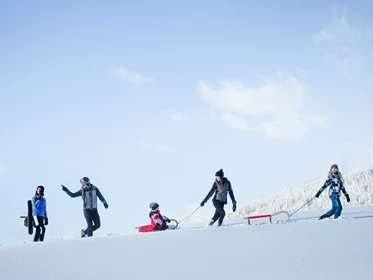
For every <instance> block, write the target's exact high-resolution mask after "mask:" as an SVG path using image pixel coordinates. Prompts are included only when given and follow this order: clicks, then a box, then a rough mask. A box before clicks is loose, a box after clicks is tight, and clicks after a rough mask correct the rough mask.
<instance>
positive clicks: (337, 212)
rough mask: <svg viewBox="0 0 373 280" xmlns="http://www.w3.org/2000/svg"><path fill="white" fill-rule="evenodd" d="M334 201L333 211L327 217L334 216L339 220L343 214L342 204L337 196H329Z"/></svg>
mask: <svg viewBox="0 0 373 280" xmlns="http://www.w3.org/2000/svg"><path fill="white" fill-rule="evenodd" d="M329 198H330V200H331V201H332V209H331V210H330V211H329V212H327V213H326V216H327V217H330V216H332V215H333V214H334V218H338V217H339V216H340V215H341V213H342V203H341V200H340V199H339V196H337V195H331V196H329Z"/></svg>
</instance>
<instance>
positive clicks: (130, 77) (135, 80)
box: [112, 67, 154, 84]
mask: <svg viewBox="0 0 373 280" xmlns="http://www.w3.org/2000/svg"><path fill="white" fill-rule="evenodd" d="M112 76H114V77H119V78H121V79H122V80H124V81H126V82H128V83H131V84H145V83H150V82H153V81H154V78H153V77H145V76H142V75H141V74H139V73H136V72H133V71H130V70H128V69H126V68H122V67H121V68H117V69H116V70H115V72H114V73H113V74H112Z"/></svg>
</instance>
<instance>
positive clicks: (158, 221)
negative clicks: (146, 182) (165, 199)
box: [149, 202, 171, 230]
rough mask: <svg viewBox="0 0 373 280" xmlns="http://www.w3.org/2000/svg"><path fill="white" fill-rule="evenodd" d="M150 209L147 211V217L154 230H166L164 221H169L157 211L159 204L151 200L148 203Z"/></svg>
mask: <svg viewBox="0 0 373 280" xmlns="http://www.w3.org/2000/svg"><path fill="white" fill-rule="evenodd" d="M149 207H150V209H151V211H150V213H149V218H150V222H151V225H152V227H153V229H155V230H166V229H168V226H167V224H166V223H170V222H171V221H170V220H169V219H168V218H167V217H166V216H162V214H161V212H160V211H159V204H158V203H155V202H152V203H150V204H149Z"/></svg>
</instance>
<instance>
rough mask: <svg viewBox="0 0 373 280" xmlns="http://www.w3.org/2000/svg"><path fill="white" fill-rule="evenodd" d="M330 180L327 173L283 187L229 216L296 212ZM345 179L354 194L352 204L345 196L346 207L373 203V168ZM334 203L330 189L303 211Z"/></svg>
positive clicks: (240, 207) (327, 206)
mask: <svg viewBox="0 0 373 280" xmlns="http://www.w3.org/2000/svg"><path fill="white" fill-rule="evenodd" d="M326 179H327V178H326V176H325V177H324V178H321V179H320V180H317V181H315V182H312V183H310V184H306V185H303V186H299V187H295V188H286V189H283V190H281V191H279V192H277V193H274V194H272V195H269V196H266V197H264V198H261V199H257V200H255V201H252V202H250V203H247V204H244V205H241V206H239V207H238V208H237V211H236V212H235V213H233V214H232V213H229V214H228V216H235V217H241V216H247V215H254V214H262V213H275V212H277V211H280V210H286V211H289V212H293V211H295V210H296V209H298V208H299V207H301V206H302V205H304V203H306V202H307V201H308V200H310V199H311V198H312V197H314V196H315V194H316V192H317V191H318V190H319V189H320V187H321V186H322V185H323V184H324V182H325V180H326ZM344 179H345V186H346V189H347V192H348V193H349V194H350V197H351V201H350V203H347V201H346V199H345V197H344V195H342V196H341V201H342V205H343V206H344V207H361V206H373V170H372V169H360V170H355V171H353V172H351V173H348V174H345V176H344ZM330 206H331V203H330V199H329V197H328V193H327V190H325V191H324V192H323V193H322V194H321V196H320V197H319V198H318V199H314V200H313V201H312V202H311V203H310V204H309V205H307V207H305V208H303V209H302V210H301V211H304V210H305V211H309V210H319V209H329V208H330Z"/></svg>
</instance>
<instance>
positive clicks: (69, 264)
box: [0, 207, 373, 280]
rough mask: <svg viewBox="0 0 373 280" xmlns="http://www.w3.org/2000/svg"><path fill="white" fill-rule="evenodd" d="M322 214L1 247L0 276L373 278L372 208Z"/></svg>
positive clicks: (55, 278)
mask: <svg viewBox="0 0 373 280" xmlns="http://www.w3.org/2000/svg"><path fill="white" fill-rule="evenodd" d="M324 212H325V211H312V212H311V211H308V212H298V213H297V214H295V215H294V216H293V217H292V219H291V220H290V221H289V223H286V224H277V221H278V219H277V221H275V223H273V224H268V219H261V220H257V221H255V223H259V224H257V225H250V226H249V225H248V224H247V222H246V220H244V219H243V218H227V219H226V220H225V225H224V226H223V227H220V228H218V227H215V226H214V227H212V228H206V227H205V226H204V223H199V224H197V223H196V224H187V225H185V226H184V227H183V228H182V229H180V230H174V231H166V232H156V233H128V234H123V235H120V234H119V235H111V234H108V235H103V236H98V237H93V238H86V239H80V238H74V239H65V240H52V241H47V242H44V243H33V242H28V243H25V244H17V245H7V246H0V273H1V279H4V280H13V279H22V280H24V279H28V280H33V279H35V280H36V279H38V280H40V279H45V280H46V279H50V280H62V279H63V280H67V279H90V280H96V279H97V280H103V279H127V280H128V279H138V280H142V279H144V280H145V279H146V280H149V279H178V280H184V279H194V280H195V279H214V280H216V279H276V280H289V279H302V280H308V279H318V280H323V279H359V280H361V279H372V276H371V274H372V273H371V267H372V265H373V243H372V242H371V236H372V232H373V207H358V208H348V209H344V210H343V212H342V216H343V219H340V220H334V219H326V220H322V221H318V220H317V218H318V217H319V216H320V215H321V214H323V213H324ZM279 218H280V217H279ZM253 222H254V221H253ZM260 223H265V224H261V225H260Z"/></svg>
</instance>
